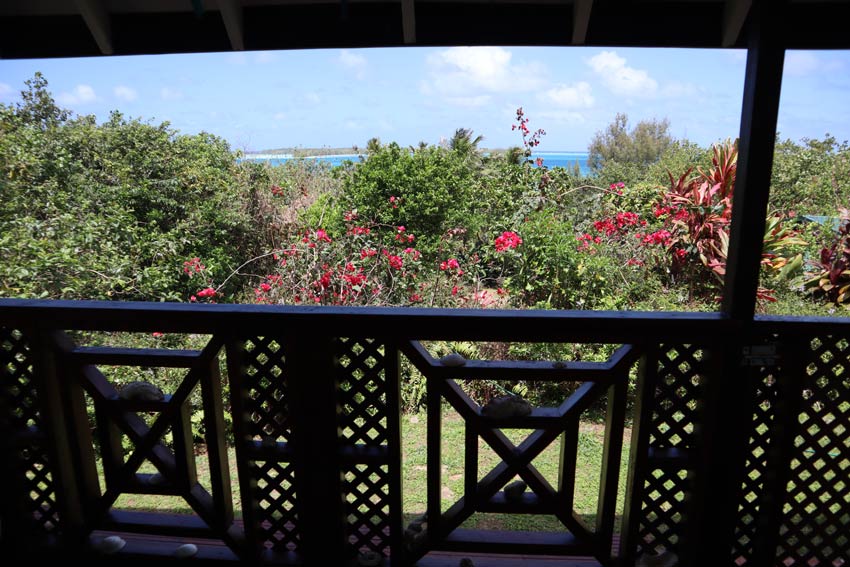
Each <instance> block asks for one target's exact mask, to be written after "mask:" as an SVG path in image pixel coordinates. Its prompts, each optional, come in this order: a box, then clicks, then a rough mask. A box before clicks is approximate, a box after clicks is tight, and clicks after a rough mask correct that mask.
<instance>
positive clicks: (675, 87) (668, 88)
mask: <svg viewBox="0 0 850 567" xmlns="http://www.w3.org/2000/svg"><path fill="white" fill-rule="evenodd" d="M698 92H699V89H698V88H697V86H696V85H694V84H693V83H680V82H679V81H670V82H669V83H664V84H663V85H662V86H661V90H660V91H659V94H660V95H661V96H663V97H666V98H677V97H684V96H695V95H696V94H697V93H698Z"/></svg>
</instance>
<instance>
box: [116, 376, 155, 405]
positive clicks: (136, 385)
mask: <svg viewBox="0 0 850 567" xmlns="http://www.w3.org/2000/svg"><path fill="white" fill-rule="evenodd" d="M118 397H119V398H121V399H122V400H136V401H140V402H158V401H160V400H162V399H163V398H164V397H165V395H164V394H163V393H162V390H160V389H159V388H157V387H156V386H154V385H153V384H151V383H150V382H146V381H144V380H139V381H137V382H130V383H129V384H127V385H126V386H124V387H123V388H121V391H120V392H119V393H118Z"/></svg>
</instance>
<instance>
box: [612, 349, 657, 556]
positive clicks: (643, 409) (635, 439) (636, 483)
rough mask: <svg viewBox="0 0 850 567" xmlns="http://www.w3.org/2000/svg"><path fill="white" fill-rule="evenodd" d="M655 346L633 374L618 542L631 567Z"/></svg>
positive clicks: (652, 389)
mask: <svg viewBox="0 0 850 567" xmlns="http://www.w3.org/2000/svg"><path fill="white" fill-rule="evenodd" d="M658 352H659V349H658V347H653V348H647V349H645V350H644V355H643V356H642V357H641V359H640V366H639V368H638V376H637V392H636V395H635V405H634V413H633V422H634V423H633V426H632V439H631V448H630V450H629V471H628V478H627V479H626V502H625V505H624V507H623V527H622V538H623V539H622V540H621V542H620V564H621V565H623V567H632V565H634V564H635V559H636V556H637V548H638V545H640V544H641V542H639V541H638V536H639V533H640V532H639V530H640V523H641V517H642V515H641V514H642V512H641V504H642V503H643V491H644V478H645V477H646V475H647V474H649V473H650V472H651V471H649V470H648V467H649V463H648V462H647V461H648V457H649V431H650V429H651V427H652V424H651V423H650V421H651V417H652V403H653V401H654V399H655V383H656V381H657V380H658V355H659V354H658Z"/></svg>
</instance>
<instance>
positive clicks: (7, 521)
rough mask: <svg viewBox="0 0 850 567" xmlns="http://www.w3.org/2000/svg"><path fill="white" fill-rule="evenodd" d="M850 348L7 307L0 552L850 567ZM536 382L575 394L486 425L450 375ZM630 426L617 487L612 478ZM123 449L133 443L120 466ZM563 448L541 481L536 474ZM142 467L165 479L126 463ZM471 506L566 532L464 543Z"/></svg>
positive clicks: (673, 320) (705, 329)
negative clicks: (448, 422)
mask: <svg viewBox="0 0 850 567" xmlns="http://www.w3.org/2000/svg"><path fill="white" fill-rule="evenodd" d="M72 331H104V332H112V333H128V332H154V331H157V332H164V333H197V334H203V335H204V336H208V337H209V339H208V341H207V343H206V345H205V346H204V347H203V348H201V349H199V350H196V351H182V350H181V351H175V350H165V349H129V348H117V347H105V346H87V345H82V344H75V343H74V342H73V341H72V339H71V337H72V336H73V333H70V332H72ZM848 339H850V322H848V321H843V320H833V319H821V320H816V319H794V318H762V319H757V320H756V321H755V322H752V323H748V324H743V323H740V322H736V321H733V320H730V319H726V318H724V317H722V316H720V315H718V314H685V313H604V312H539V311H535V312H514V311H455V310H425V309H357V308H348V309H343V308H338V309H337V308H286V307H265V306H242V305H204V306H195V305H180V304H140V303H109V302H49V301H24V300H0V426H2V431H0V434H2V441H0V451H1V452H2V465H0V466H2V477H0V483H2V484H0V486H1V487H2V488H0V490H2V496H3V498H2V502H1V503H2V520H3V521H2V545H3V550H2V552H3V554H4V555H3V557H4V559H5V558H6V557H9V558H15V559H17V560H21V561H23V560H26V559H33V558H35V559H39V558H40V559H44V558H46V557H49V556H51V554H53V555H54V556H55V557H61V558H63V560H64V559H67V558H71V557H74V558H75V557H81V558H85V559H87V560H89V561H94V562H97V561H98V560H100V559H102V558H103V557H104V556H103V555H102V550H100V548H99V546H98V543H99V542H100V541H101V540H102V539H103V537H104V536H105V535H107V534H109V533H112V532H115V533H121V534H131V533H141V534H148V535H150V536H151V537H149V538H146V539H145V538H135V539H134V538H131V537H129V536H128V537H126V538H125V539H127V542H128V543H127V545H126V546H125V547H124V548H123V549H121V550H120V551H118V552H117V556H118V557H120V558H121V559H122V561H124V562H131V561H133V560H134V559H139V558H141V559H143V560H148V559H150V558H151V557H154V556H161V557H168V556H170V555H171V554H172V553H173V552H174V549H175V547H176V546H177V545H178V543H179V542H180V541H186V540H190V541H193V542H195V543H196V545H197V547H198V555H197V557H196V559H195V560H196V561H208V562H234V561H242V562H246V563H256V564H266V563H304V564H310V565H342V564H345V562H347V561H350V560H353V559H354V558H356V556H357V555H358V554H363V553H365V552H367V551H373V552H376V553H377V554H378V555H379V556H380V557H382V558H383V561H384V562H385V563H386V564H392V565H407V564H413V563H415V562H416V561H417V560H419V559H420V558H422V557H423V556H425V555H426V554H428V553H429V552H432V551H440V550H442V551H461V552H465V553H470V554H473V553H476V552H484V551H486V552H487V553H521V554H523V555H529V554H535V553H536V554H544V555H561V556H577V555H581V556H590V557H594V558H595V559H596V560H597V561H598V562H599V563H601V564H603V565H615V564H617V565H623V566H630V565H633V564H634V563H635V561H636V559H637V558H639V557H640V556H641V555H644V554H658V553H668V554H671V555H675V556H677V557H678V558H679V559H680V564H682V565H686V564H687V565H690V564H695V562H696V557H697V556H698V554H701V553H715V554H717V555H718V556H720V557H722V558H723V560H722V561H721V562H718V563H717V564H718V565H720V564H735V565H754V566H755V565H758V566H761V565H773V564H775V565H822V566H826V565H829V566H833V567H834V566H838V565H843V564H844V563H843V562H845V561H847V559H846V558H847V557H848V556H850V535H848V534H850V482H848V481H847V474H848V472H850V420H848V418H850V346H848ZM431 340H464V341H479V342H483V341H500V342H527V343H532V342H536V343H568V342H569V343H591V344H606V345H612V347H611V351H612V352H613V354H612V355H611V356H610V358H609V359H608V360H607V361H603V362H592V363H591V362H582V361H542V360H541V361H520V362H516V361H503V360H491V361H467V362H466V363H465V364H462V365H459V366H451V365H446V364H444V363H442V362H441V361H439V360H437V359H435V357H434V356H432V354H431V353H430V352H429V351H428V350H427V349H426V348H425V347H424V346H423V344H422V342H421V341H431ZM404 360H406V361H407V362H409V363H410V364H411V365H412V366H413V367H415V368H416V369H417V370H418V371H419V372H421V374H422V375H423V376H424V380H425V383H426V386H427V403H426V405H427V435H426V438H425V439H423V440H422V441H423V442H424V443H426V444H427V470H426V471H424V472H423V474H424V476H425V482H426V487H427V488H426V492H427V514H428V516H427V522H426V526H425V528H424V530H423V531H421V532H417V531H413V530H408V531H407V533H405V519H404V518H405V514H406V513H408V514H409V513H410V512H413V511H411V510H404V509H403V505H402V490H403V487H402V454H401V439H402V431H401V429H402V428H401V421H402V420H401V415H400V412H401V400H400V386H401V380H402V377H401V365H402V361H404ZM120 366H142V367H168V368H182V369H185V375H184V376H183V378H182V380H181V381H180V383H179V385H178V386H177V387H176V388H175V389H174V391H172V392H167V393H166V394H167V395H166V396H165V397H164V399H162V400H153V401H140V400H127V399H122V397H121V396H120V395H119V392H118V391H117V389H116V387H115V386H114V385H113V384H112V383H111V382H110V380H109V379H108V378H107V376H106V375H104V373H103V372H102V370H103V369H105V368H107V367H120ZM220 368H225V369H226V375H227V378H228V380H227V382H226V383H227V385H228V386H229V396H223V393H222V384H223V380H222V376H221V374H220ZM531 379H533V380H536V381H551V380H555V381H572V382H576V383H577V387H576V388H575V390H574V392H573V393H572V394H571V395H569V396H568V397H567V398H566V399H565V400H564V402H563V403H562V404H560V405H559V406H558V407H552V408H535V409H534V410H533V411H532V413H531V414H530V415H527V416H522V417H508V418H502V419H498V418H492V417H488V416H487V415H483V414H482V412H481V408H480V406H479V405H478V404H477V403H476V402H475V401H473V400H472V399H471V398H470V397H469V396H468V395H467V394H466V393H465V392H464V390H463V389H462V388H461V387H460V386H459V384H458V381H459V380H471V381H476V380H531ZM631 379H635V380H636V383H635V384H636V386H635V388H634V411H633V415H630V414H629V413H628V412H627V403H626V401H627V389H628V386H629V381H630V380H631ZM192 396H194V399H195V400H196V401H197V400H199V403H200V405H201V406H202V408H203V424H202V425H203V431H204V435H205V439H204V440H203V442H204V445H205V446H206V451H205V454H204V455H203V458H205V459H207V460H208V468H209V471H210V475H209V480H203V481H200V480H199V475H198V472H197V468H198V467H197V463H196V460H197V459H199V458H201V457H200V456H199V455H198V454H196V453H197V451H195V446H194V441H195V440H194V439H193V434H192V431H191V428H190V423H189V420H190V409H191V407H190V406H191V399H192ZM602 396H607V409H606V410H605V411H606V414H605V415H606V423H605V442H604V449H603V459H602V462H601V463H600V470H601V476H600V490H599V494H598V507H597V508H598V509H597V514H596V517H595V521H593V522H589V523H588V522H586V521H585V519H583V518H582V517H580V516H579V515H577V514H576V513H575V512H574V502H573V499H574V493H575V486H574V484H575V467H576V460H577V442H578V423H579V420H580V419H581V417H582V412H584V411H585V410H587V408H588V407H590V405H591V404H592V403H594V401H596V400H598V399H600V398H601V397H602ZM87 399H88V400H90V402H89V405H90V407H89V408H87ZM91 405H93V408H94V411H93V412H90V409H91ZM446 406H448V407H449V408H451V410H452V411H454V412H456V413H457V414H458V415H459V416H460V418H461V419H462V420H463V427H464V465H465V466H464V473H463V474H464V477H463V494H462V495H461V496H460V497H459V498H458V499H457V501H456V502H455V503H454V504H453V505H451V506H450V507H449V508H448V509H447V510H443V508H442V496H441V487H442V479H441V463H442V456H441V443H440V440H441V419H442V417H443V415H444V408H445V407H446ZM226 412H228V413H227V415H226ZM149 416H152V417H151V418H148V419H143V417H149ZM226 417H229V418H230V419H225V418H226ZM629 418H631V419H632V425H633V429H632V435H631V441H630V456H629V462H628V480H627V482H626V485H625V486H620V484H619V481H618V474H619V470H620V465H621V463H620V449H621V447H622V445H623V434H624V424H625V423H626V421H627V420H628V419H629ZM231 423H232V425H229V424H231ZM512 428H515V429H527V430H531V431H532V433H531V434H530V435H529V436H528V437H527V438H526V439H525V441H523V442H521V443H519V444H518V445H514V443H512V442H511V441H510V440H509V438H508V437H507V436H506V435H505V434H504V433H503V431H502V430H505V429H512ZM167 432H170V434H171V443H170V444H166V443H165V442H164V441H163V437H164V435H165V434H166V433H167ZM228 437H231V438H232V439H234V444H235V455H236V458H235V463H230V459H229V458H228V451H227V449H228V448H227V447H226V446H225V439H226V438H228ZM122 440H124V441H123V443H124V444H125V446H126V444H127V443H129V446H130V447H131V449H130V451H129V454H128V455H126V456H125V446H122ZM556 440H558V441H559V443H560V456H559V465H560V467H559V474H558V479H557V482H556V483H554V485H553V484H552V483H550V482H549V481H548V480H547V479H546V478H545V476H544V475H542V474H541V473H540V471H539V470H537V468H535V466H534V462H533V461H534V458H535V457H536V456H538V455H539V454H540V452H541V451H542V450H543V449H545V448H546V447H547V446H549V445H550V444H552V443H553V442H554V441H556ZM480 441H483V442H484V443H485V444H486V445H487V446H489V447H490V448H491V449H492V450H493V451H494V452H495V453H496V455H497V456H498V458H499V459H501V463H500V464H498V465H497V466H496V467H495V468H494V469H493V470H490V471H484V470H481V471H479V458H478V450H479V442H480ZM144 462H148V463H150V464H152V465H153V467H154V469H155V470H156V471H158V472H157V473H155V474H151V473H144V474H143V473H140V472H138V471H139V468H140V465H142V463H144ZM231 464H235V470H236V475H237V477H238V486H239V490H238V491H237V493H235V494H231V491H230V474H231ZM99 470H100V471H102V472H101V473H99V472H98V471H99ZM99 474H101V475H102V478H103V486H101V480H100V479H99V476H98V475H99ZM516 476H519V477H520V478H521V479H522V480H523V481H524V482H526V483H527V485H528V487H529V491H528V492H526V493H524V494H523V495H522V497H521V498H520V499H517V498H510V499H509V498H507V497H506V495H505V493H504V492H503V487H504V486H505V484H506V483H508V482H510V481H511V480H512V479H513V478H515V477H516ZM622 491H624V492H625V507H624V510H623V517H622V522H621V523H620V524H618V523H617V520H616V518H617V504H616V503H617V494H618V492H622ZM134 493H143V494H163V495H171V496H177V497H180V498H182V499H183V500H185V502H186V503H187V505H188V506H189V507H190V508H191V509H192V511H193V512H194V514H193V515H188V516H187V515H169V514H154V513H143V512H132V511H127V510H122V509H121V508H120V506H115V503H116V500H117V499H118V497H119V496H121V495H123V494H134ZM234 503H236V504H237V505H238V507H239V509H241V511H242V517H241V520H238V521H237V520H235V519H234ZM479 512H497V513H505V514H547V515H551V516H554V517H556V518H557V519H558V520H560V522H561V524H562V525H563V529H562V530H561V531H559V532H551V533H523V532H519V533H505V532H495V533H494V532H488V531H486V530H467V529H464V528H463V526H462V524H463V523H464V521H465V520H467V519H468V518H469V517H470V516H471V515H472V514H474V513H479ZM618 528H619V533H620V538H619V540H618V539H617V538H615V533H616V532H617V530H618ZM174 537H178V538H182V539H180V540H175V539H172V538H174ZM157 538H159V539H157ZM616 541H619V545H615V542H616ZM718 549H719V551H717V550H718ZM364 557H365V556H364ZM109 559H114V558H113V557H111V556H109Z"/></svg>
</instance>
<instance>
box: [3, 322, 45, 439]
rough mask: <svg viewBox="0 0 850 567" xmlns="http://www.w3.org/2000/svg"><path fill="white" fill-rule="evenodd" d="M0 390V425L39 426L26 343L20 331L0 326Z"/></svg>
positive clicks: (16, 427)
mask: <svg viewBox="0 0 850 567" xmlns="http://www.w3.org/2000/svg"><path fill="white" fill-rule="evenodd" d="M0 369H2V373H3V374H2V377H3V387H2V390H0V397H2V404H3V405H2V409H3V413H2V415H0V420H2V421H0V424H2V427H3V428H4V429H7V430H8V431H18V430H21V429H26V428H27V427H38V425H39V418H38V405H37V399H36V391H35V384H34V383H33V379H32V360H31V353H30V349H29V345H28V344H27V342H26V340H25V339H24V336H23V335H22V334H21V332H20V331H16V330H12V329H6V328H0Z"/></svg>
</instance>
